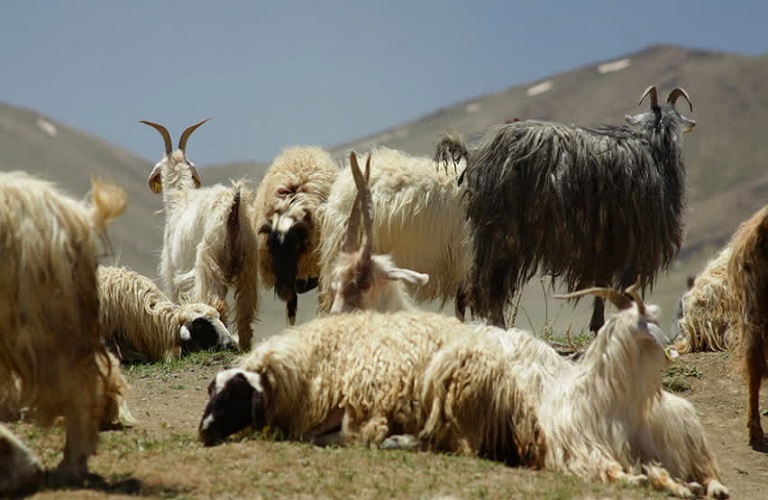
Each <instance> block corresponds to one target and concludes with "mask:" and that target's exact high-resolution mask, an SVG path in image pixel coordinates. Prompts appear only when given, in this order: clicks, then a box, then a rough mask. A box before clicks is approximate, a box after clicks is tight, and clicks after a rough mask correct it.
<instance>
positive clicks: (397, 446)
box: [379, 434, 419, 451]
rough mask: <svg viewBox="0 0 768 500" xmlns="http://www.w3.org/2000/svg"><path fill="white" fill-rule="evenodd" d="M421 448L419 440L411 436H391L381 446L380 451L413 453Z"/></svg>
mask: <svg viewBox="0 0 768 500" xmlns="http://www.w3.org/2000/svg"><path fill="white" fill-rule="evenodd" d="M418 446H419V440H418V439H416V437H414V436H411V435H410V434H402V435H396V436H389V437H388V438H387V439H385V440H384V441H382V442H381V444H380V445H379V449H380V450H406V451H413V450H415V449H416V448H418Z"/></svg>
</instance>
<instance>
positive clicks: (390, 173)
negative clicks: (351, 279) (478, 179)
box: [319, 148, 470, 319]
mask: <svg viewBox="0 0 768 500" xmlns="http://www.w3.org/2000/svg"><path fill="white" fill-rule="evenodd" d="M352 158H353V156H352V155H350V167H351V169H350V170H344V171H342V172H340V173H339V177H338V178H337V179H336V182H335V183H334V185H333V187H332V189H331V195H330V197H329V198H328V203H326V205H325V206H324V207H323V229H322V234H323V239H322V241H321V243H320V248H319V255H320V257H319V258H320V269H321V272H320V299H319V300H320V307H319V309H320V311H321V312H328V311H329V310H330V309H331V305H332V303H333V300H334V297H335V296H336V291H335V290H334V289H333V281H334V279H336V277H335V276H334V273H335V272H336V273H337V272H338V271H339V269H340V268H341V267H344V265H343V264H346V265H347V266H351V265H352V264H353V261H354V260H357V259H360V258H361V257H363V256H366V255H367V256H370V254H371V253H372V252H378V253H382V254H389V256H390V257H387V256H384V255H377V256H375V257H373V259H372V260H373V263H374V265H373V267H374V268H377V269H378V270H380V271H381V272H383V273H385V274H384V276H386V275H387V274H389V275H391V276H392V277H393V278H394V279H397V280H402V281H404V282H405V283H406V284H407V285H412V287H409V291H410V293H411V295H412V296H413V297H414V299H416V300H417V301H430V300H435V299H441V300H442V301H443V302H445V301H447V300H450V299H453V298H455V299H456V316H457V317H459V318H460V319H463V318H464V311H465V294H464V288H465V287H464V283H465V278H466V274H467V269H468V268H469V265H470V252H469V239H468V234H469V232H468V225H467V222H466V220H465V216H464V209H463V204H462V201H461V197H462V192H463V191H462V189H461V188H460V187H459V186H457V185H456V182H455V177H454V176H452V175H448V174H446V173H444V172H438V171H437V169H435V164H434V161H433V160H431V159H428V158H412V157H410V156H408V155H406V154H404V153H402V152H400V151H397V150H393V149H387V148H378V149H374V150H373V151H371V152H370V154H369V160H370V162H371V173H370V181H369V182H368V185H369V187H367V188H366V190H367V191H368V194H367V195H366V196H367V198H366V199H367V200H368V201H367V202H366V203H367V205H366V207H367V208H366V209H365V210H364V211H363V213H364V214H366V213H368V214H369V219H367V220H368V222H367V223H366V224H365V225H364V230H365V240H364V241H365V245H364V247H365V248H364V249H363V252H364V254H363V255H362V256H360V255H356V256H355V257H354V259H352V258H351V257H350V256H351V255H353V252H350V251H349V250H348V249H345V245H347V244H346V243H345V242H348V241H349V240H350V236H351V237H353V238H355V237H357V234H356V233H355V234H352V235H350V234H349V231H348V230H347V228H345V227H344V226H343V225H341V224H339V223H338V221H339V220H344V219H345V218H346V217H347V214H349V213H350V212H352V211H353V209H354V208H355V206H356V203H357V202H356V201H355V200H356V199H357V195H358V190H359V186H358V184H357V182H358V181H357V180H356V179H357V178H356V177H355V174H354V171H355V170H354V167H353V165H352ZM355 158H356V157H355ZM355 161H356V159H355ZM353 231H357V229H356V228H355V229H353ZM368 260H371V259H370V258H369V257H365V259H364V260H362V261H361V262H360V263H358V264H355V265H357V266H361V265H363V263H365V262H367V261H368ZM393 261H394V262H397V264H398V265H400V266H403V268H407V269H415V270H418V271H419V272H420V273H425V274H424V275H422V274H419V273H413V272H408V273H405V272H403V271H401V270H397V269H396V268H394V266H393V264H392V262H393ZM365 265H366V266H368V265H369V264H367V263H365ZM390 269H392V272H390V271H389V270H390ZM377 272H378V271H377ZM374 274H376V273H374ZM427 276H428V277H429V281H428V282H427V281H426V279H427ZM372 290H373V289H372ZM372 295H373V294H372Z"/></svg>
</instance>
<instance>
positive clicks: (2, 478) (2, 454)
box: [0, 424, 43, 496]
mask: <svg viewBox="0 0 768 500" xmlns="http://www.w3.org/2000/svg"><path fill="white" fill-rule="evenodd" d="M42 481H43V467H42V466H41V465H40V462H39V461H38V460H37V458H36V457H35V456H34V455H33V454H32V452H31V451H30V450H29V448H27V447H26V446H24V444H23V443H22V442H21V441H19V439H18V438H17V437H16V436H14V435H13V434H11V431H9V430H8V429H6V428H5V426H4V425H2V424H0V495H3V496H5V495H10V494H19V493H22V492H29V491H31V490H34V489H36V488H37V487H38V486H39V485H40V483H42Z"/></svg>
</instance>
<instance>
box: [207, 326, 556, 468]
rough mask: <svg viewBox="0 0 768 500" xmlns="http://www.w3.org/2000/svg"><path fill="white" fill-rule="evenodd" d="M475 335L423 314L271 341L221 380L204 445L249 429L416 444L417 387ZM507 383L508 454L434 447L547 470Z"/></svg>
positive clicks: (450, 444) (477, 446) (474, 445)
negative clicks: (447, 352) (444, 354)
mask: <svg viewBox="0 0 768 500" xmlns="http://www.w3.org/2000/svg"><path fill="white" fill-rule="evenodd" d="M472 334H473V332H472V331H471V327H469V326H467V325H464V324H463V323H461V322H459V321H458V320H456V319H455V318H448V317H445V316H442V315H437V314H432V313H425V312H412V311H408V312H401V313H394V314H380V313H376V312H371V311H365V312H359V313H355V314H342V315H338V316H325V317H322V318H318V319H315V320H314V321H311V322H309V323H305V324H304V325H301V326H300V327H298V328H294V329H290V330H288V331H286V332H284V333H283V334H281V335H276V336H273V337H271V338H269V339H267V340H266V341H264V342H263V343H262V344H261V345H259V346H257V347H256V348H254V350H253V352H252V353H251V354H250V355H249V356H248V357H247V358H245V359H244V360H243V361H242V362H241V364H240V367H239V368H235V369H230V370H225V371H223V372H220V373H219V374H217V375H216V377H215V378H214V380H213V381H212V382H211V384H210V387H209V395H210V400H209V402H208V404H207V406H206V408H205V412H204V414H203V418H202V420H201V423H200V438H201V440H202V441H203V443H204V444H206V445H212V444H216V443H217V442H219V441H221V440H222V439H224V438H226V437H227V436H228V435H231V434H234V433H236V432H238V431H240V430H242V429H245V428H247V427H254V428H256V429H261V428H264V427H266V426H269V427H270V428H274V429H277V430H278V431H280V432H282V433H283V434H284V435H285V437H288V438H290V439H304V440H308V441H312V442H315V443H322V444H327V443H340V444H344V445H350V444H359V445H364V446H371V447H375V446H379V445H380V444H381V443H382V442H383V441H384V439H385V438H387V437H389V436H392V435H401V434H406V435H415V434H416V432H417V431H418V430H419V429H420V428H421V427H422V426H423V422H424V416H425V410H426V409H425V408H424V407H423V405H421V403H420V398H419V393H420V390H419V387H420V386H421V385H422V383H423V374H424V373H425V372H426V371H427V370H428V365H429V364H430V361H431V360H432V358H433V357H434V355H435V353H436V352H437V351H438V350H439V349H440V348H441V347H443V346H444V345H446V344H448V343H449V342H451V341H453V340H455V339H457V338H461V337H463V336H468V335H469V336H471V335H472ZM492 352H493V351H491V353H489V354H488V355H489V356H491V357H492V356H493V355H492ZM495 364H496V366H498V362H496V363H495ZM508 382H509V383H508V384H507V385H506V386H505V389H506V390H505V391H502V392H500V393H499V397H497V398H496V399H495V400H494V401H495V403H497V404H499V405H501V406H502V407H503V409H500V410H499V411H500V413H503V414H505V415H507V416H509V421H506V422H505V425H504V427H503V429H498V428H497V429H496V430H497V431H500V432H503V433H504V434H505V437H507V438H508V439H509V441H508V442H505V443H504V446H495V445H494V443H492V442H488V441H487V440H484V439H482V438H479V439H474V438H473V439H470V440H468V441H462V442H460V441H457V440H447V439H446V440H434V441H433V442H432V443H430V446H427V448H428V449H433V450H435V451H449V452H457V453H463V454H481V455H485V454H487V455H488V456H490V457H492V458H496V459H499V460H504V461H506V462H508V463H523V462H526V465H528V463H527V462H528V461H530V462H531V463H530V465H535V464H536V463H537V462H539V461H540V457H541V454H542V453H543V450H541V449H539V448H538V446H539V445H540V444H541V441H542V440H541V437H540V433H539V432H538V428H537V425H536V422H535V418H532V415H530V414H529V415H527V416H518V415H517V412H518V411H524V408H522V406H524V405H519V404H516V403H515V401H517V400H515V399H503V398H502V396H507V395H512V394H514V393H515V391H516V388H515V387H514V381H508ZM467 383H472V382H471V381H467ZM467 391H468V393H471V392H472V390H471V388H467ZM508 403H510V404H512V406H510V407H507V406H506V405H507V404H508ZM487 435H488V434H487Z"/></svg>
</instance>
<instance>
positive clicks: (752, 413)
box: [745, 344, 766, 449]
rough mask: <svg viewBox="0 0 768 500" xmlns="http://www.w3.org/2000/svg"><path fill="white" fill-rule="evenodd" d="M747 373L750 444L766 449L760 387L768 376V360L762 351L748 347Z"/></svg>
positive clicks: (751, 346)
mask: <svg viewBox="0 0 768 500" xmlns="http://www.w3.org/2000/svg"><path fill="white" fill-rule="evenodd" d="M745 363H746V367H745V368H746V372H747V376H748V379H749V380H748V383H749V401H748V406H747V428H748V429H749V444H750V446H752V447H753V448H761V449H762V448H765V434H764V433H763V426H762V425H761V424H760V385H761V383H762V381H763V377H765V375H766V360H765V354H764V353H763V350H762V349H759V348H758V346H756V345H751V344H750V345H748V346H747V352H746V355H745Z"/></svg>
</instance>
